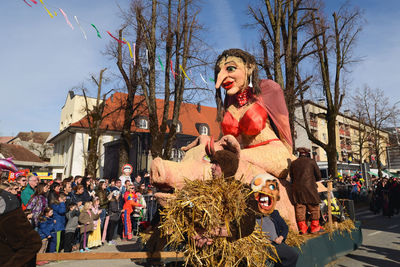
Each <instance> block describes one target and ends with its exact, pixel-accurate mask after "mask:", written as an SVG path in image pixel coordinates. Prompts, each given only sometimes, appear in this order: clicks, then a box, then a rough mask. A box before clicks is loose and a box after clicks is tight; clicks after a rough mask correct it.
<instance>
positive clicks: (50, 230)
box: [39, 217, 57, 239]
mask: <svg viewBox="0 0 400 267" xmlns="http://www.w3.org/2000/svg"><path fill="white" fill-rule="evenodd" d="M44 219H45V221H43V222H39V235H40V238H41V239H45V238H47V237H48V236H50V235H52V234H54V233H55V232H57V231H56V228H55V226H56V224H55V223H54V219H53V218H52V217H50V218H49V217H44Z"/></svg>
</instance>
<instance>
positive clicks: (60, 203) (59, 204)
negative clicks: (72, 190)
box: [50, 193, 67, 252]
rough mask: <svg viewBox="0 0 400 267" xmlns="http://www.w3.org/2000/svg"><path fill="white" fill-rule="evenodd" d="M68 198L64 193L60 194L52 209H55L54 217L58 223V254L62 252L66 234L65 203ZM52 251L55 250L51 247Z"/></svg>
mask: <svg viewBox="0 0 400 267" xmlns="http://www.w3.org/2000/svg"><path fill="white" fill-rule="evenodd" d="M66 199H67V196H66V195H65V194H64V193H59V195H58V197H57V198H56V199H55V200H53V204H51V208H52V209H53V214H54V215H53V217H54V220H55V221H56V225H55V229H56V232H57V242H56V248H55V251H56V252H60V250H61V249H62V248H63V241H64V233H65V212H66V209H65V201H66ZM50 250H54V249H53V248H52V247H50Z"/></svg>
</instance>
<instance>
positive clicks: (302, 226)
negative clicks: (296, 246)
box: [297, 221, 308, 235]
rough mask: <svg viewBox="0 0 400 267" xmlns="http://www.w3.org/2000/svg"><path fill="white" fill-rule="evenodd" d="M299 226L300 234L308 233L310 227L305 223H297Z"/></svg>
mask: <svg viewBox="0 0 400 267" xmlns="http://www.w3.org/2000/svg"><path fill="white" fill-rule="evenodd" d="M297 226H298V227H299V233H300V234H301V235H302V234H306V233H307V229H308V226H307V224H306V222H305V221H301V222H297Z"/></svg>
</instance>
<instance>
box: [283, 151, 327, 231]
mask: <svg viewBox="0 0 400 267" xmlns="http://www.w3.org/2000/svg"><path fill="white" fill-rule="evenodd" d="M297 151H298V152H299V158H298V159H296V160H295V161H293V162H292V164H291V166H290V177H291V179H292V184H293V200H294V203H295V213H296V221H297V226H298V227H299V232H300V234H305V233H307V231H308V226H307V223H306V212H307V211H308V212H310V213H311V227H310V233H317V232H320V231H323V229H322V227H321V226H320V225H319V217H320V208H319V203H320V202H321V200H320V197H319V194H318V190H317V187H318V186H317V181H320V180H321V172H320V170H319V168H318V165H317V163H316V162H315V160H313V159H311V158H310V150H309V149H308V148H305V147H299V148H298V149H297Z"/></svg>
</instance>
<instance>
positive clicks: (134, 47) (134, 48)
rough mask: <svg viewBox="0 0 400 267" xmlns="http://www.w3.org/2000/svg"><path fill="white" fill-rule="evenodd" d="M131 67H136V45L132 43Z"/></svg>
mask: <svg viewBox="0 0 400 267" xmlns="http://www.w3.org/2000/svg"><path fill="white" fill-rule="evenodd" d="M133 65H136V44H135V43H133Z"/></svg>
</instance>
